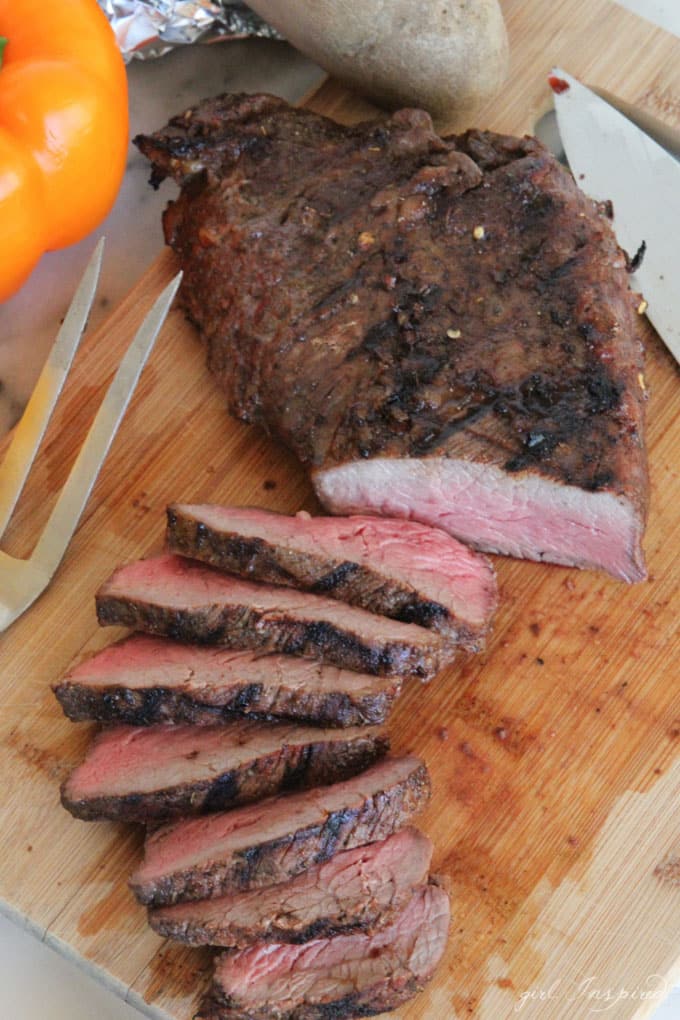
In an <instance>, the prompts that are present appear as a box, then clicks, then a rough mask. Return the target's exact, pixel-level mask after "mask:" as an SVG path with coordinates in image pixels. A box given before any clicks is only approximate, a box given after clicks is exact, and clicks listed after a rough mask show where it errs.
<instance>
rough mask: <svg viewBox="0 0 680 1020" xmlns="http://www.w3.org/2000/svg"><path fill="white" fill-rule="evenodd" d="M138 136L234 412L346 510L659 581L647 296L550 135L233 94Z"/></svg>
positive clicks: (190, 305)
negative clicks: (653, 555) (647, 551)
mask: <svg viewBox="0 0 680 1020" xmlns="http://www.w3.org/2000/svg"><path fill="white" fill-rule="evenodd" d="M137 144H138V145H139V147H140V148H141V150H142V151H143V152H144V153H145V154H146V155H147V156H148V157H149V158H150V159H151V161H152V163H153V167H154V171H153V173H154V179H155V180H160V179H162V178H163V177H165V176H168V175H172V176H174V177H175V179H176V180H178V182H179V183H180V184H181V185H182V191H181V194H180V197H179V198H178V199H177V201H175V202H172V203H171V204H170V205H169V207H168V209H167V210H166V213H165V217H164V226H165V235H166V239H167V241H168V243H169V244H171V245H172V247H173V248H174V249H175V250H176V251H177V252H178V254H179V256H180V259H181V261H182V264H183V268H184V273H185V276H184V283H183V287H182V291H181V302H182V304H183V306H184V309H185V311H186V313H187V314H188V316H189V318H190V319H191V320H192V321H193V322H194V323H195V324H196V325H197V327H198V329H199V331H200V333H201V335H202V337H203V339H204V341H205V343H206V346H207V349H208V360H209V364H210V367H211V369H212V371H213V373H214V374H215V376H216V377H217V379H218V381H219V383H220V384H221V386H222V387H223V388H224V390H225V391H226V394H227V397H228V401H229V405H230V408H231V411H232V413H233V414H234V415H236V416H237V417H239V418H241V419H243V420H245V421H251V422H258V423H260V424H261V425H263V426H264V427H265V428H266V429H267V430H268V431H270V432H271V433H273V434H275V435H277V436H278V437H279V438H281V439H282V440H283V441H284V442H286V443H287V444H288V445H289V446H290V447H291V449H292V450H293V451H294V452H295V453H296V455H297V456H298V457H299V459H300V460H301V461H302V463H303V464H305V465H306V466H307V467H308V468H309V469H310V471H311V473H312V477H313V480H314V484H315V487H316V490H317V493H318V495H319V497H320V499H321V501H322V502H323V503H324V504H325V506H327V507H328V508H329V509H330V510H331V511H332V512H334V513H370V514H380V515H386V516H392V517H402V518H405V517H408V518H410V519H413V520H418V521H422V522H423V523H426V524H431V525H436V526H438V527H441V528H443V529H444V530H447V531H449V532H450V533H451V534H453V535H455V536H456V537H458V538H459V539H461V540H463V541H464V542H467V543H469V544H471V545H474V546H476V547H477V548H480V549H483V550H489V551H492V552H501V553H506V554H510V555H514V556H521V557H528V558H532V559H539V560H549V561H552V562H557V563H563V564H573V565H577V566H581V567H597V568H601V569H604V570H607V571H608V572H609V573H610V574H612V575H613V576H615V577H619V578H622V579H625V580H628V581H636V580H640V579H641V578H643V577H644V576H645V566H644V558H643V554H642V549H641V536H642V532H643V528H644V520H645V514H646V503H647V474H646V459H645V450H644V426H643V404H644V389H643V386H642V383H641V380H642V374H641V373H642V350H641V344H640V342H639V339H638V326H637V314H636V306H637V300H638V299H637V298H636V297H635V296H634V295H633V294H632V293H631V291H630V289H629V287H628V279H627V257H626V255H625V253H624V252H623V251H622V250H621V249H620V248H619V247H618V245H617V243H616V239H615V236H614V233H613V230H612V226H611V223H610V221H609V218H608V215H607V210H606V209H605V208H604V207H602V206H599V205H598V204H596V203H595V202H593V201H591V200H590V199H589V198H587V197H586V196H585V195H584V194H583V193H582V192H581V191H579V189H578V187H577V186H576V184H575V182H574V180H573V178H572V177H571V175H570V174H569V173H568V171H566V170H565V169H564V168H563V167H561V166H560V164H559V163H558V162H557V161H556V160H555V159H554V158H553V157H552V155H551V154H550V153H549V152H548V151H547V150H546V149H545V148H544V147H543V146H542V145H541V144H540V143H539V142H537V141H536V140H535V139H531V138H523V139H517V138H510V137H506V136H501V135H496V134H492V133H489V132H480V131H469V132H467V133H466V134H464V135H461V136H451V137H448V138H441V137H439V136H438V135H437V134H436V133H435V132H434V130H433V128H432V124H431V121H430V119H429V117H428V116H427V114H425V113H423V112H422V111H414V110H403V111H400V112H399V113H397V114H395V115H394V116H393V117H392V118H391V119H389V120H383V121H378V122H371V123H366V124H360V125H357V126H355V127H343V126H341V125H338V124H335V123H333V122H332V121H330V120H328V119H326V118H323V117H320V116H318V115H316V114H313V113H311V112H309V111H307V110H303V109H299V110H298V109H293V108H291V107H289V106H288V105H287V104H285V103H284V102H282V101H281V100H278V99H275V98H273V97H269V96H239V95H236V96H223V97H220V98H218V99H216V100H211V101H208V102H205V103H203V104H201V105H200V106H198V107H196V108H195V109H193V110H190V111H187V113H185V114H183V115H182V116H180V117H177V118H174V119H173V120H172V121H171V122H170V124H169V125H168V126H167V127H166V128H164V129H163V130H161V131H159V132H157V133H156V134H155V135H151V136H143V137H140V138H138V139H137ZM225 265H228V267H229V271H228V272H225V271H224V266H225Z"/></svg>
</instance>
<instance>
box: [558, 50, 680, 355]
mask: <svg viewBox="0 0 680 1020" xmlns="http://www.w3.org/2000/svg"><path fill="white" fill-rule="evenodd" d="M551 84H552V87H553V92H554V93H555V110H556V113H557V125H558V128H559V132H560V137H561V139H562V143H563V145H564V149H565V152H566V154H567V159H568V160H569V166H570V167H571V171H572V173H573V174H574V177H575V178H576V180H577V182H578V184H579V185H580V186H581V187H582V188H583V190H584V191H585V192H586V193H587V194H588V195H590V196H591V198H594V199H596V200H597V201H605V200H607V199H610V200H611V201H612V203H613V206H614V226H615V229H616V236H617V238H618V241H619V244H620V245H621V247H622V248H624V249H625V250H626V251H627V252H628V253H629V255H631V256H633V255H634V254H635V253H636V252H637V251H638V249H639V248H640V246H641V244H642V243H643V242H644V243H645V244H646V251H645V253H644V258H643V259H642V262H641V264H640V265H639V266H638V267H637V268H636V270H635V272H634V273H633V274H632V277H631V286H632V287H633V289H634V290H640V291H642V294H643V296H644V298H645V301H646V302H647V309H646V312H647V317H648V318H649V320H650V322H651V323H652V325H653V326H654V328H655V329H656V331H657V333H658V334H659V336H660V337H661V339H662V340H663V341H664V343H665V344H666V346H667V347H668V349H669V350H670V351H671V353H672V354H673V356H674V357H675V359H676V361H680V290H679V288H678V285H677V278H676V275H677V262H678V237H680V163H678V162H677V160H676V159H675V158H674V157H673V156H671V155H670V154H669V153H668V152H667V151H666V150H665V149H664V148H662V146H660V145H659V144H658V143H657V142H655V141H654V140H653V139H651V138H650V137H649V135H647V134H645V133H644V131H641V130H640V128H638V127H636V126H635V125H634V124H633V123H632V122H631V121H630V120H628V118H627V117H624V115H623V114H622V113H619V111H618V110H615V109H614V107H613V106H610V104H609V103H607V102H606V101H605V100H604V99H601V98H600V96H598V95H596V94H595V93H594V92H591V91H590V89H588V88H586V87H585V86H584V85H582V84H581V82H579V81H577V80H576V78H573V77H572V76H571V75H569V74H567V73H566V72H565V71H562V70H561V69H559V68H554V69H553V72H552V77H551Z"/></svg>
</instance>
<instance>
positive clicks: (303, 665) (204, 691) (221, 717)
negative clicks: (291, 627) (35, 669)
mask: <svg viewBox="0 0 680 1020" xmlns="http://www.w3.org/2000/svg"><path fill="white" fill-rule="evenodd" d="M399 689H400V685H399V681H398V680H397V679H395V678H392V677H377V676H369V675H367V674H364V673H355V672H353V671H352V670H348V669H339V668H338V667H337V666H327V665H324V664H322V663H320V662H317V661H315V660H313V659H302V658H300V657H298V656H293V655H266V654H258V653H256V652H248V651H245V652H243V651H233V650H231V649H226V648H216V647H212V646H210V645H190V644H183V643H182V642H179V641H169V640H168V639H167V638H160V637H153V636H151V635H148V634H132V635H131V636H130V637H127V638H123V640H121V641H116V642H115V643H114V644H112V645H109V647H108V648H104V649H103V650H102V651H101V652H98V653H97V654H96V655H93V656H91V657H90V658H89V659H86V660H84V661H83V662H80V663H79V664H78V665H77V666H75V667H74V668H73V669H71V670H70V672H69V673H67V674H66V676H65V677H64V678H63V679H62V680H60V681H59V683H57V684H55V685H54V687H53V690H54V693H55V694H56V696H57V698H58V699H59V702H60V704H61V707H62V708H63V710H64V712H65V713H66V715H67V716H68V717H69V719H72V720H73V721H74V722H83V721H86V720H97V721H99V722H107V723H110V722H119V723H129V724H130V725H133V726H149V725H152V724H153V723H162V722H176V723H180V722H187V723H195V724H199V725H206V724H210V723H215V722H220V721H226V720H229V719H230V718H234V717H238V716H250V717H254V718H259V719H281V718H283V719H297V720H300V721H306V722H313V723H315V724H317V725H320V726H361V725H366V724H376V723H383V722H385V720H386V719H387V717H388V715H389V713H390V711H391V709H392V705H393V703H394V700H395V698H396V697H397V695H398V694H399Z"/></svg>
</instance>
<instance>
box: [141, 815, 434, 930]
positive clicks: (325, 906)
mask: <svg viewBox="0 0 680 1020" xmlns="http://www.w3.org/2000/svg"><path fill="white" fill-rule="evenodd" d="M431 858H432V843H431V842H430V840H429V839H428V838H427V837H426V836H424V835H423V834H422V833H421V832H419V831H418V830H417V829H413V828H405V829H401V830H400V831H399V832H397V833H395V834H394V835H393V836H389V837H388V838H387V839H386V840H381V841H380V842H377V843H370V844H368V845H367V846H362V847H358V848H357V849H354V850H342V851H340V852H339V853H337V854H336V855H335V856H334V857H332V858H331V859H330V860H329V861H326V862H324V863H323V864H316V865H313V866H312V867H310V868H308V869H307V870H306V871H304V872H302V873H301V874H300V875H298V876H296V877H295V878H293V879H291V880H290V881H288V882H285V883H282V884H280V885H273V886H269V887H268V888H266V889H257V890H253V891H250V892H243V893H232V894H230V895H229V896H223V897H214V898H213V899H210V900H203V901H200V902H196V901H193V902H191V903H178V904H175V905H174V906H170V907H158V908H156V909H153V910H150V911H149V923H150V925H151V927H152V928H153V929H154V931H156V932H158V934H159V935H163V936H165V937H169V938H173V939H177V940H179V941H180V942H186V943H188V944H189V945H192V946H202V945H213V946H231V947H237V948H243V947H245V946H248V945H250V944H251V943H252V942H255V941H258V940H264V941H267V942H288V943H294V944H299V943H302V942H308V941H310V939H314V938H329V937H332V936H335V935H341V934H350V933H352V932H359V931H361V932H366V933H371V932H373V931H376V930H377V929H378V928H382V927H384V926H385V925H386V924H388V923H390V922H391V921H392V920H393V918H394V915H395V914H396V913H398V912H399V911H401V910H403V909H404V907H405V906H406V903H407V902H408V900H409V899H410V897H411V895H412V891H413V889H414V888H415V887H416V886H418V885H421V884H423V883H425V882H426V881H427V873H428V869H429V867H430V861H431Z"/></svg>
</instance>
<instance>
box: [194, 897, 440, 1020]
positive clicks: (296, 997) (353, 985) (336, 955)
mask: <svg viewBox="0 0 680 1020" xmlns="http://www.w3.org/2000/svg"><path fill="white" fill-rule="evenodd" d="M449 923H450V905H449V898H448V896H447V895H446V893H445V892H444V891H443V890H442V889H440V888H439V887H438V886H434V885H428V886H424V887H421V888H420V889H417V890H416V891H415V892H414V894H413V896H412V897H411V900H410V901H409V903H408V904H407V906H406V908H405V909H404V910H403V911H402V912H401V913H400V914H399V915H398V917H397V918H396V919H395V920H394V922H393V923H392V924H391V925H390V926H389V927H388V928H384V929H382V930H381V931H379V932H376V933H375V934H374V935H365V934H363V933H360V934H357V935H340V936H338V937H337V938H332V939H317V940H315V941H314V942H308V943H307V944H306V945H302V946H291V945H273V946H272V945H271V944H269V943H266V942H259V943H256V944H255V945H253V946H250V947H249V948H248V949H242V950H240V951H239V952H236V953H223V954H222V955H221V956H219V957H218V958H217V960H216V961H215V972H214V977H213V984H212V988H211V990H210V992H209V993H208V996H207V998H206V1000H205V1002H204V1003H203V1004H202V1006H201V1008H200V1010H199V1012H198V1014H197V1017H196V1020H325V1018H328V1020H330V1018H332V1020H343V1018H346V1017H362V1016H373V1015H375V1014H376V1013H382V1012H384V1011H385V1010H390V1009H395V1008H396V1007H397V1006H398V1005H400V1004H401V1003H402V1002H406V1001H407V1000H408V999H411V998H413V996H414V995H416V994H417V992H419V991H421V989H422V988H423V987H424V986H425V984H426V983H427V982H428V981H429V979H430V978H431V977H432V975H433V973H434V971H435V968H436V967H437V964H438V963H439V961H440V959H441V957H442V955H443V953H444V949H445V947H446V940H447V936H448V929H449Z"/></svg>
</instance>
